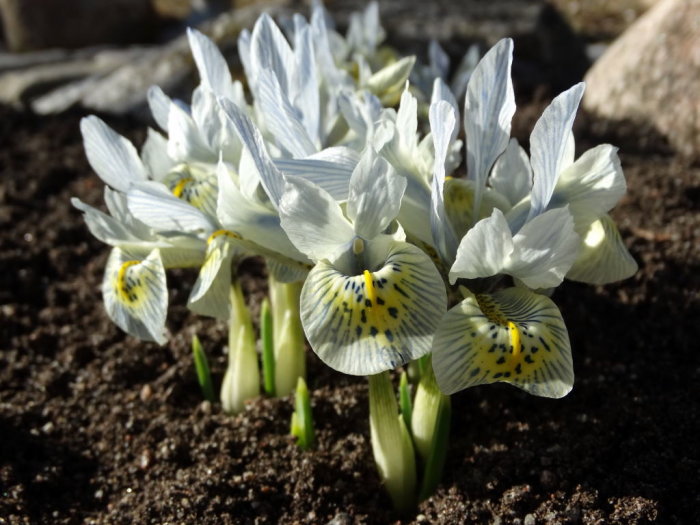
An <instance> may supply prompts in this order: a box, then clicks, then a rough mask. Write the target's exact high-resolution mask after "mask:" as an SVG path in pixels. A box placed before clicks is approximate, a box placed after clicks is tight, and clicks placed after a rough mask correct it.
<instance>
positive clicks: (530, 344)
mask: <svg viewBox="0 0 700 525" xmlns="http://www.w3.org/2000/svg"><path fill="white" fill-rule="evenodd" d="M433 370H434V371H435V378H436V379H437V382H438V386H439V387H440V390H442V392H443V393H445V394H448V395H449V394H453V393H455V392H458V391H459V390H463V389H465V388H469V387H472V386H476V385H485V384H489V383H495V382H498V381H505V382H508V383H511V384H512V385H514V386H517V387H518V388H522V389H523V390H525V391H526V392H528V393H530V394H533V395H536V396H543V397H553V398H560V397H564V396H565V395H566V394H568V393H569V392H570V391H571V388H572V387H573V384H574V370H573V364H572V360H571V344H570V342H569V334H568V332H567V330H566V325H565V324H564V320H563V319H562V317H561V313H560V312H559V309H558V308H557V306H556V305H555V304H554V303H553V302H552V300H551V299H549V298H548V297H545V296H543V295H539V294H535V293H533V292H529V291H527V290H525V289H522V288H508V289H505V290H501V291H499V292H496V293H494V294H493V295H478V296H474V295H471V294H469V296H468V297H467V298H466V299H465V300H464V301H462V302H461V303H460V304H458V305H457V306H455V307H454V308H452V309H451V310H450V311H449V312H447V314H446V315H445V316H444V317H443V319H442V321H441V322H440V326H439V327H438V330H437V332H436V334H435V340H434V342H433Z"/></svg>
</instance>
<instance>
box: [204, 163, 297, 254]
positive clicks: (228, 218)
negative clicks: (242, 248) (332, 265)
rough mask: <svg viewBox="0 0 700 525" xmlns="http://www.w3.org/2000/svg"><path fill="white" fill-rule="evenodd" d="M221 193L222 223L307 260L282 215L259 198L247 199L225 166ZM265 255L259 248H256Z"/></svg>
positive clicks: (278, 250) (276, 250) (221, 172)
mask: <svg viewBox="0 0 700 525" xmlns="http://www.w3.org/2000/svg"><path fill="white" fill-rule="evenodd" d="M217 174H218V180H219V195H218V204H217V215H218V218H219V221H220V222H221V225H222V226H223V227H224V228H225V229H227V230H232V231H234V232H236V233H238V234H240V235H241V236H242V237H244V238H245V239H248V240H254V241H255V243H256V244H258V245H260V246H261V247H264V248H267V249H268V250H270V251H271V252H273V253H277V254H280V255H283V256H285V257H288V258H291V259H293V260H296V261H304V262H306V261H307V259H306V257H304V255H303V254H302V253H301V252H299V250H297V249H296V248H295V247H294V245H292V243H291V241H290V240H289V238H288V237H287V234H286V233H285V232H284V230H283V229H282V226H281V224H280V217H279V215H277V213H275V212H274V211H273V210H271V209H270V208H269V207H266V206H264V205H262V204H260V203H259V202H257V201H253V200H249V199H247V198H246V197H245V196H244V195H243V194H242V193H241V191H240V190H239V189H238V187H236V185H235V183H234V182H233V181H232V180H231V177H230V175H229V174H228V172H227V171H226V169H222V168H221V165H220V168H219V169H218V170H217ZM253 251H254V252H255V253H258V254H261V255H263V253H262V251H261V250H260V249H256V250H253Z"/></svg>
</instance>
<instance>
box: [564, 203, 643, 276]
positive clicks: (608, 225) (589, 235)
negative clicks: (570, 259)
mask: <svg viewBox="0 0 700 525" xmlns="http://www.w3.org/2000/svg"><path fill="white" fill-rule="evenodd" d="M637 269H638V266H637V263H636V261H635V260H634V259H633V258H632V256H631V255H630V253H629V251H628V250H627V247H626V246H625V244H624V243H623V242H622V237H621V236H620V232H619V231H618V229H617V227H616V226H615V223H614V222H613V220H612V219H611V218H610V216H609V215H603V216H602V217H601V218H600V219H598V220H596V221H594V222H592V223H591V225H590V226H589V227H588V230H587V232H586V233H585V234H584V235H583V237H582V239H581V247H580V250H579V255H578V258H577V259H576V262H575V263H574V265H573V266H572V267H571V270H569V273H567V274H566V278H567V279H571V280H573V281H580V282H584V283H588V284H608V283H612V282H615V281H621V280H622V279H627V278H628V277H631V276H632V275H634V274H635V273H637Z"/></svg>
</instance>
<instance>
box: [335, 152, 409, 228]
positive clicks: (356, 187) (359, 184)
mask: <svg viewBox="0 0 700 525" xmlns="http://www.w3.org/2000/svg"><path fill="white" fill-rule="evenodd" d="M405 191H406V179H405V178H404V177H400V176H398V175H397V174H396V173H395V172H394V169H393V168H392V167H391V166H390V165H389V163H388V162H387V161H385V160H384V159H383V158H381V157H379V156H378V155H377V153H376V152H375V151H374V150H373V149H372V148H371V147H369V148H367V149H366V150H365V153H364V155H363V156H362V158H361V159H360V162H359V164H358V165H357V167H356V168H355V171H353V173H352V177H351V178H350V189H349V193H348V205H347V212H348V217H349V218H350V219H351V220H352V221H353V226H354V228H355V233H356V234H357V235H359V236H360V237H362V238H364V239H373V238H375V237H376V236H377V235H379V234H380V233H381V232H382V231H383V230H384V229H386V227H387V226H389V223H390V222H391V221H392V220H394V219H395V218H396V216H397V215H398V214H399V209H400V208H401V199H402V197H403V194H404V192H405Z"/></svg>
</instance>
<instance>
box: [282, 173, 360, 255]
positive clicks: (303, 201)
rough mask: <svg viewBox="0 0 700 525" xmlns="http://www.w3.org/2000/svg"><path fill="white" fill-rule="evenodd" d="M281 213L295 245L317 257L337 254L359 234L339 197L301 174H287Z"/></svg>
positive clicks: (303, 251) (288, 233)
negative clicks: (345, 213)
mask: <svg viewBox="0 0 700 525" xmlns="http://www.w3.org/2000/svg"><path fill="white" fill-rule="evenodd" d="M279 214H280V219H281V222H282V227H283V228H284V230H285V231H286V232H287V235H288V236H289V239H290V240H291V241H292V243H293V244H294V246H296V247H297V248H298V249H299V250H300V251H301V252H302V253H304V254H305V255H307V256H308V257H309V258H311V259H313V260H315V261H317V260H320V259H324V258H328V257H331V256H333V254H334V253H335V252H336V251H337V250H338V249H339V248H340V247H341V246H342V245H343V244H346V243H348V242H350V241H351V240H352V239H353V237H354V236H355V232H354V230H353V228H352V226H351V224H350V222H349V221H348V220H347V219H346V218H345V216H344V215H343V212H342V210H341V209H340V206H339V205H338V203H337V202H336V201H335V199H333V197H331V196H330V195H329V194H328V193H327V192H325V191H323V190H322V189H321V188H319V187H318V186H316V185H315V184H313V183H312V182H309V181H307V180H304V179H301V178H299V177H287V183H286V185H285V191H284V195H283V196H282V199H281V200H280V206H279Z"/></svg>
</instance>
